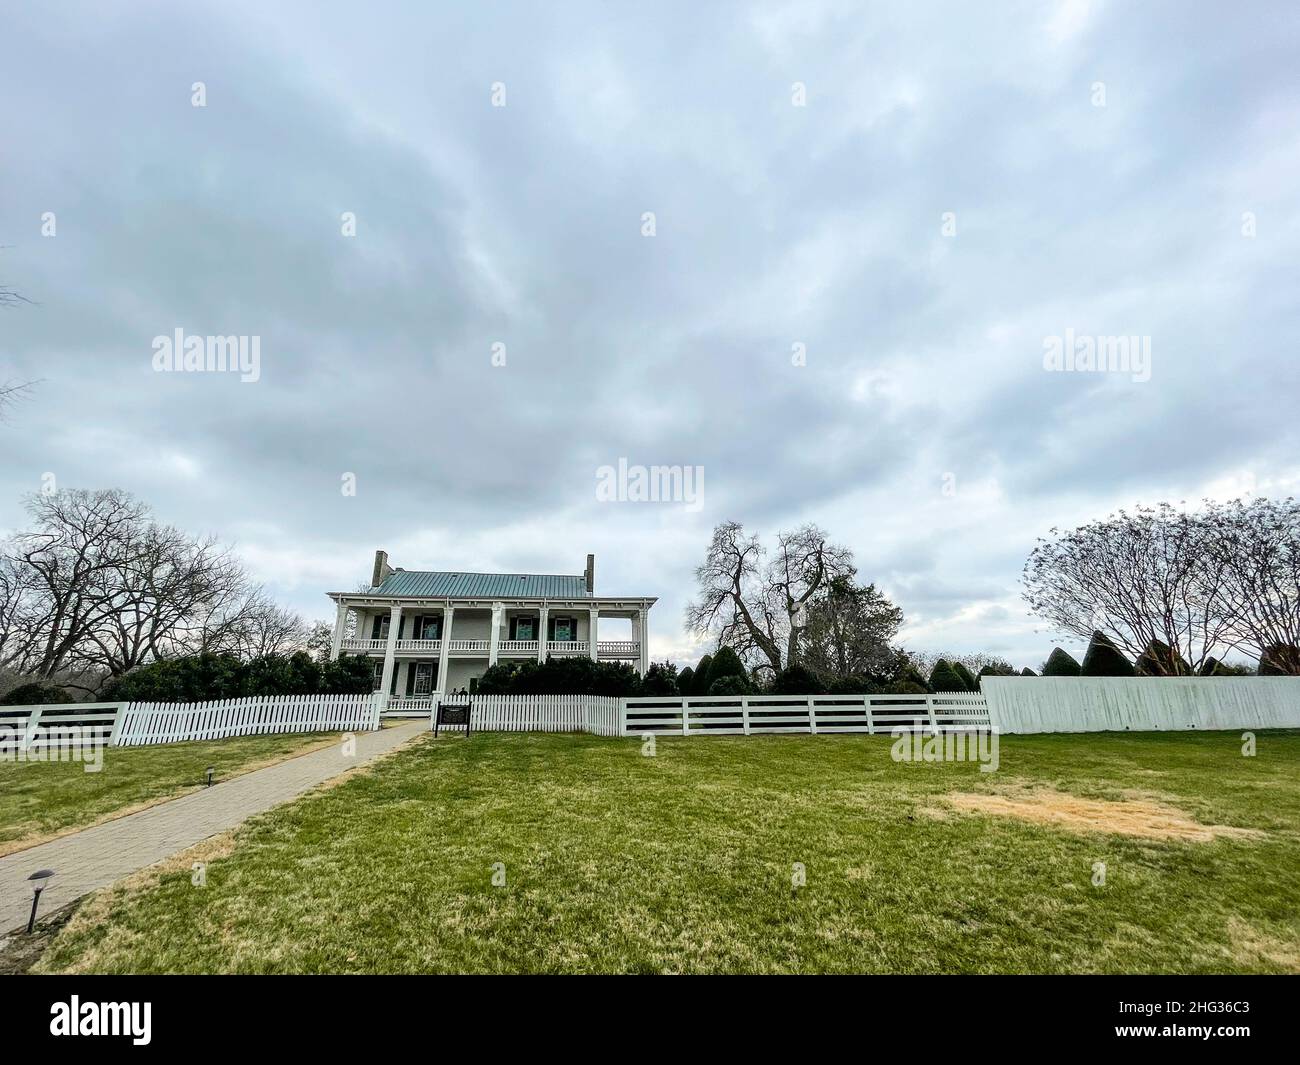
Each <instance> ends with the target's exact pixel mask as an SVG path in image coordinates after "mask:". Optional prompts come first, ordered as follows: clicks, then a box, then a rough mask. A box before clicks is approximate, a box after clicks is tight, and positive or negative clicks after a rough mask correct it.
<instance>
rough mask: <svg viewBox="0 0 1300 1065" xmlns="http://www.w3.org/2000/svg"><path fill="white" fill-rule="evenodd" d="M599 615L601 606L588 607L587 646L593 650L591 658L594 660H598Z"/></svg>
mask: <svg viewBox="0 0 1300 1065" xmlns="http://www.w3.org/2000/svg"><path fill="white" fill-rule="evenodd" d="M599 617H600V610H599V608H597V607H588V608H587V618H588V621H587V648H588V649H589V650H590V651H591V660H592V661H593V662H594V661H596V619H597V618H599Z"/></svg>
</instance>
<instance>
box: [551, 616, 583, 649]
mask: <svg viewBox="0 0 1300 1065" xmlns="http://www.w3.org/2000/svg"><path fill="white" fill-rule="evenodd" d="M554 638H555V640H556V641H557V642H559V643H568V642H570V641H572V640H576V639H577V638H578V626H577V625H575V624H574V621H573V618H556V619H555V637H554Z"/></svg>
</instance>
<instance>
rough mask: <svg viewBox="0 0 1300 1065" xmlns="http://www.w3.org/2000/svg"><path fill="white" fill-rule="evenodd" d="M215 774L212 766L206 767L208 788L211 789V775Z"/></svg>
mask: <svg viewBox="0 0 1300 1065" xmlns="http://www.w3.org/2000/svg"><path fill="white" fill-rule="evenodd" d="M215 772H216V769H215V768H213V767H212V766H208V787H212V774H213V773H215Z"/></svg>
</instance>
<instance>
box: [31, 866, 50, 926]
mask: <svg viewBox="0 0 1300 1065" xmlns="http://www.w3.org/2000/svg"><path fill="white" fill-rule="evenodd" d="M52 876H54V870H53V869H37V870H36V872H34V873H33V874H32V875H31V876H29V877H28V878H27V882H28V883H29V884H31V885H32V915H31V916H30V917H29V918H27V934H28V935H29V936H30V935H31V934H32V929H33V928H35V927H36V907H37V906H38V905H39V904H40V901H41V892H42V891H44V890H45V885H46V884H48V883H49V882H50V878H51V877H52Z"/></svg>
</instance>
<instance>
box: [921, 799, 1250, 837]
mask: <svg viewBox="0 0 1300 1065" xmlns="http://www.w3.org/2000/svg"><path fill="white" fill-rule="evenodd" d="M944 801H945V802H947V803H948V804H949V805H950V806H951V807H952V808H953V809H955V810H958V811H959V812H961V813H968V814H987V815H990V816H993V817H1012V818H1015V819H1017V820H1020V821H1028V822H1031V823H1032V824H1037V825H1049V826H1051V827H1053V828H1061V829H1064V830H1066V831H1067V832H1106V833H1111V834H1113V835H1118V836H1138V837H1140V838H1142V839H1157V840H1177V841H1179V842H1183V843H1210V842H1213V841H1214V840H1215V839H1219V838H1227V839H1262V838H1263V837H1264V835H1265V833H1263V832H1261V831H1259V830H1258V829H1254V828H1234V827H1233V826H1231V825H1205V824H1201V822H1199V821H1196V820H1194V819H1193V818H1192V817H1191V816H1190V815H1188V814H1186V813H1184V812H1183V811H1182V810H1179V809H1177V808H1176V807H1173V806H1169V805H1167V804H1165V803H1161V802H1155V801H1152V800H1150V799H1143V798H1137V797H1133V798H1126V799H1124V800H1123V801H1122V802H1115V801H1112V800H1109V799H1084V798H1081V797H1079V796H1078V795H1071V794H1070V793H1069V792H1065V791H1057V790H1056V789H1054V788H1032V789H1024V790H1020V791H1016V792H1012V793H1009V794H979V793H973V792H962V791H954V792H951V793H949V794H948V795H946V796H944Z"/></svg>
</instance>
